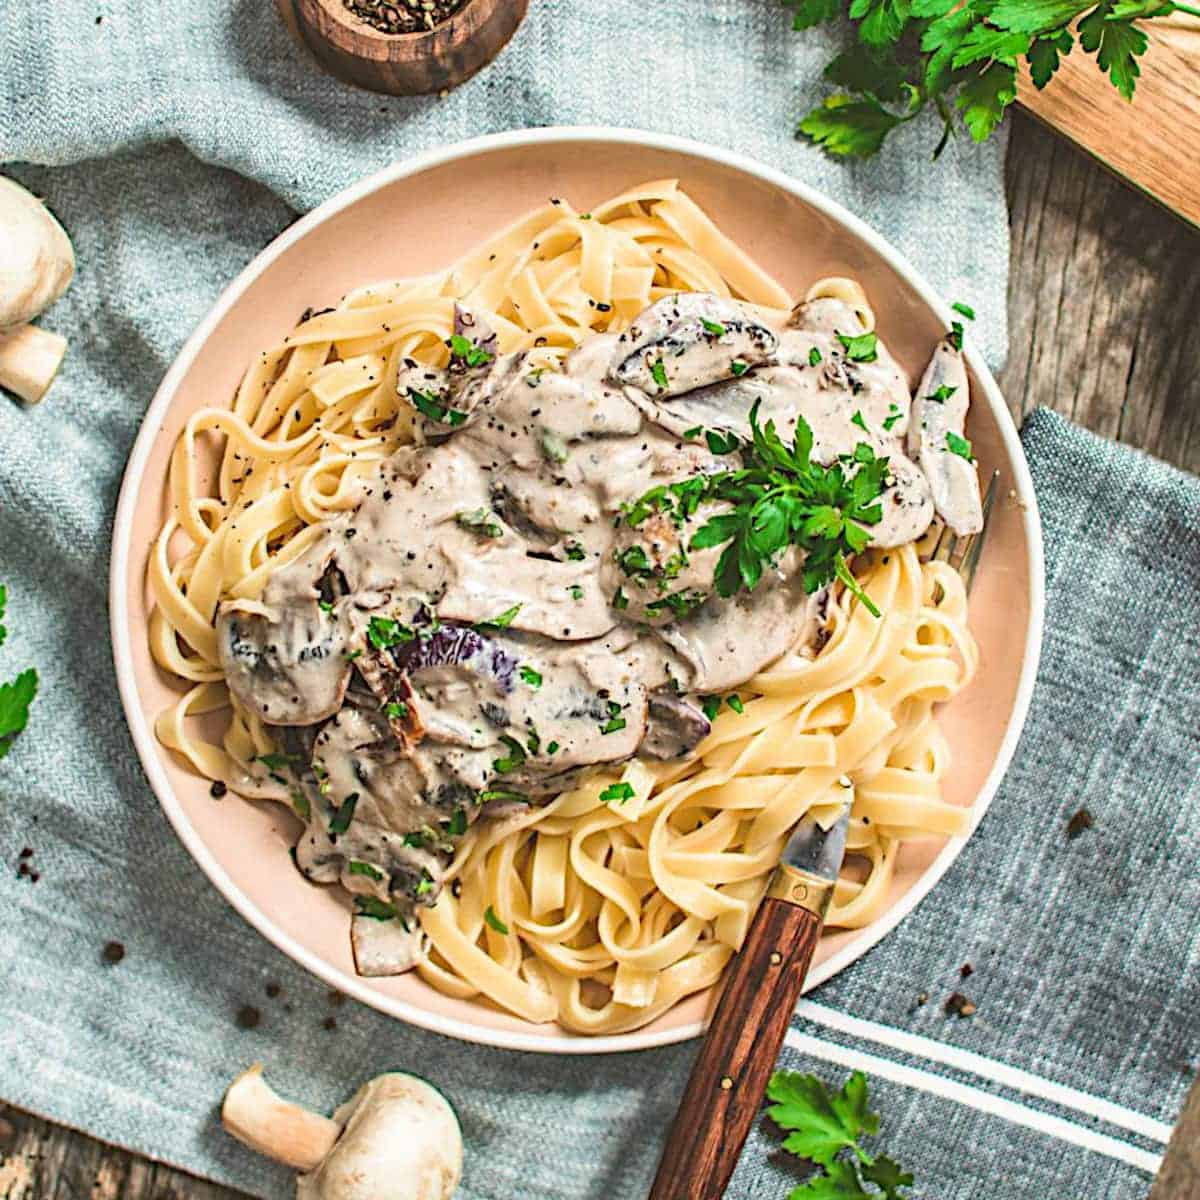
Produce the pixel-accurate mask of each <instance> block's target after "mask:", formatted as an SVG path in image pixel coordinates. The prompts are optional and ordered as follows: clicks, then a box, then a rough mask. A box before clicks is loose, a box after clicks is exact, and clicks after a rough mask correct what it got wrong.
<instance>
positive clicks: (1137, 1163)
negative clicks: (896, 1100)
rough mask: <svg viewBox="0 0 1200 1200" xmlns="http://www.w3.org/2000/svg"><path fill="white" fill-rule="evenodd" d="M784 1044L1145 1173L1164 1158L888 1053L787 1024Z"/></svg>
mask: <svg viewBox="0 0 1200 1200" xmlns="http://www.w3.org/2000/svg"><path fill="white" fill-rule="evenodd" d="M784 1044H785V1045H787V1046H790V1047H791V1048H792V1049H793V1050H798V1051H799V1052H800V1053H801V1054H809V1055H811V1056H812V1057H813V1058H819V1059H822V1060H823V1061H825V1062H831V1063H836V1064H837V1065H838V1066H841V1067H849V1068H850V1069H851V1070H858V1071H865V1072H866V1073H867V1074H868V1075H875V1076H878V1077H879V1078H881V1079H890V1080H891V1081H892V1082H893V1083H899V1084H903V1085H904V1086H906V1087H912V1088H918V1089H920V1090H921V1091H923V1092H929V1093H930V1094H931V1095H934V1096H941V1097H942V1098H943V1099H946V1100H954V1101H956V1102H957V1103H959V1104H965V1105H967V1106H968V1107H970V1108H975V1109H978V1110H979V1111H980V1112H986V1113H991V1114H992V1115H994V1116H997V1117H1002V1118H1003V1119H1004V1120H1006V1121H1011V1122H1012V1123H1013V1124H1014V1125H1023V1126H1025V1128H1026V1129H1033V1130H1036V1131H1037V1132H1039V1133H1048V1134H1050V1135H1051V1136H1052V1137H1056V1138H1059V1139H1060V1140H1061V1141H1064V1142H1070V1143H1072V1144H1073V1145H1076V1146H1081V1147H1082V1148H1083V1149H1085V1150H1094V1151H1096V1152H1097V1153H1098V1154H1106V1155H1108V1157H1109V1158H1115V1159H1118V1160H1119V1161H1121V1162H1124V1163H1128V1164H1129V1165H1130V1166H1132V1167H1137V1168H1139V1169H1140V1170H1142V1171H1145V1172H1146V1173H1147V1174H1149V1175H1154V1174H1156V1173H1157V1171H1158V1168H1159V1166H1160V1165H1161V1163H1162V1155H1160V1154H1151V1153H1149V1152H1148V1151H1146V1150H1140V1149H1138V1147H1137V1146H1131V1145H1130V1144H1129V1143H1128V1142H1122V1141H1118V1140H1117V1139H1116V1138H1112V1137H1109V1136H1108V1135H1107V1134H1103V1133H1096V1132H1095V1131H1094V1130H1091V1129H1085V1128H1084V1127H1083V1126H1082V1125H1076V1124H1075V1123H1074V1122H1072V1121H1064V1120H1063V1119H1062V1118H1061V1117H1053V1116H1048V1115H1047V1114H1045V1113H1040V1112H1036V1111H1035V1110H1034V1109H1032V1108H1026V1107H1025V1106H1024V1105H1023V1104H1016V1103H1014V1102H1013V1101H1011V1100H1005V1099H1003V1098H1002V1097H1000V1096H993V1095H991V1094H989V1093H988V1092H985V1091H982V1090H980V1089H979V1088H975V1087H969V1086H967V1085H966V1084H963V1083H957V1082H955V1081H954V1080H952V1079H943V1078H942V1077H941V1076H940V1075H932V1074H930V1073H929V1072H928V1071H918V1070H917V1069H916V1068H914V1067H908V1066H904V1065H903V1064H901V1063H895V1062H892V1061H891V1060H890V1059H886V1058H879V1057H878V1056H877V1055H875V1054H866V1053H864V1052H863V1051H861V1050H850V1049H848V1048H847V1047H845V1046H837V1045H834V1044H833V1043H832V1042H826V1041H822V1039H820V1038H815V1037H812V1036H811V1035H810V1034H807V1033H801V1032H800V1031H799V1030H798V1029H789V1030H788V1032H787V1037H786V1038H784Z"/></svg>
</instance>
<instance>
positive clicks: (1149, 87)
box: [1018, 14, 1200, 225]
mask: <svg viewBox="0 0 1200 1200" xmlns="http://www.w3.org/2000/svg"><path fill="white" fill-rule="evenodd" d="M1143 28H1144V29H1145V30H1146V32H1147V34H1148V35H1149V37H1150V43H1151V44H1150V49H1149V50H1148V51H1147V52H1146V55H1145V57H1144V59H1143V60H1142V77H1141V79H1140V80H1139V81H1138V86H1137V94H1136V96H1135V98H1134V100H1133V103H1132V104H1131V103H1130V102H1129V101H1127V100H1125V99H1124V98H1123V97H1122V96H1121V95H1120V93H1118V91H1117V89H1116V88H1115V87H1113V86H1112V84H1111V82H1110V81H1109V79H1108V77H1107V76H1106V75H1104V74H1103V73H1102V72H1101V70H1100V69H1099V67H1098V66H1097V65H1096V60H1095V57H1094V56H1092V55H1086V54H1083V53H1081V52H1080V51H1079V50H1078V49H1077V50H1076V51H1075V52H1074V53H1072V54H1071V55H1069V56H1068V57H1067V58H1065V59H1064V60H1063V63H1062V66H1061V67H1060V68H1059V71H1058V74H1057V75H1056V76H1055V77H1054V79H1053V81H1052V82H1051V83H1050V85H1049V87H1047V88H1046V89H1045V90H1044V91H1041V92H1039V91H1038V90H1037V89H1036V88H1035V87H1034V86H1033V84H1032V83H1030V82H1029V77H1028V74H1027V73H1026V74H1025V76H1024V77H1023V78H1022V80H1021V86H1020V88H1019V91H1018V100H1019V102H1020V103H1021V104H1022V105H1023V106H1024V107H1025V108H1026V109H1028V110H1029V111H1030V112H1031V113H1033V114H1034V115H1035V116H1037V117H1039V118H1040V119H1041V120H1043V121H1045V122H1046V123H1047V124H1049V125H1051V126H1052V127H1053V128H1055V129H1057V130H1058V131H1059V132H1060V133H1063V134H1065V135H1066V136H1067V137H1069V138H1070V139H1071V140H1072V141H1074V142H1076V143H1078V145H1080V146H1082V147H1083V148H1084V149H1085V150H1087V151H1088V152H1089V153H1091V154H1093V155H1095V156H1096V157H1097V158H1098V159H1099V160H1100V161H1101V162H1102V163H1103V164H1104V165H1105V166H1107V167H1109V168H1110V169H1111V170H1113V171H1115V172H1116V173H1117V174H1118V175H1121V176H1123V177H1124V178H1125V179H1128V180H1129V182H1130V183H1132V184H1134V185H1135V186H1136V187H1139V188H1141V189H1142V190H1143V191H1144V192H1146V193H1148V194H1149V195H1151V196H1153V197H1154V198H1155V199H1156V200H1158V201H1159V202H1160V203H1162V204H1165V205H1166V206H1167V207H1168V208H1170V209H1172V210H1173V211H1174V212H1176V213H1178V214H1179V215H1180V216H1181V217H1183V218H1184V219H1185V220H1188V221H1191V222H1192V224H1194V225H1200V22H1197V21H1195V20H1194V19H1192V18H1190V17H1184V16H1180V15H1178V14H1176V15H1175V16H1173V17H1171V18H1163V19H1159V20H1154V21H1146V22H1143Z"/></svg>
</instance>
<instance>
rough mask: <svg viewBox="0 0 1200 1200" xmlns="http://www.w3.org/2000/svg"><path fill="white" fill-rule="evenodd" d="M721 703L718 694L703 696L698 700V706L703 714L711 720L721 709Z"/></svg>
mask: <svg viewBox="0 0 1200 1200" xmlns="http://www.w3.org/2000/svg"><path fill="white" fill-rule="evenodd" d="M721 703H722V701H721V697H720V696H705V697H704V699H703V700H701V701H700V707H701V708H702V709H703V710H704V715H705V716H706V717H707V718H708V719H709V720H710V721H711V720H712V719H713V718H714V717H715V716H716V715H717V713H719V712H720V711H721Z"/></svg>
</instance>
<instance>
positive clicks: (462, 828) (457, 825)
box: [446, 808, 467, 837]
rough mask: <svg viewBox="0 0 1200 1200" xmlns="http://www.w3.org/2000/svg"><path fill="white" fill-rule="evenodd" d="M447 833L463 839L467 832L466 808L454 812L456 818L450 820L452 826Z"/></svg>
mask: <svg viewBox="0 0 1200 1200" xmlns="http://www.w3.org/2000/svg"><path fill="white" fill-rule="evenodd" d="M446 832H447V833H448V834H449V835H450V836H451V837H462V835H463V834H464V833H466V832H467V810H466V809H465V808H456V809H455V810H454V816H452V817H451V818H450V825H449V827H448V828H447V830H446Z"/></svg>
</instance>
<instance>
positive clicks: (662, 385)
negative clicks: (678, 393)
mask: <svg viewBox="0 0 1200 1200" xmlns="http://www.w3.org/2000/svg"><path fill="white" fill-rule="evenodd" d="M650 374H651V376H653V378H654V382H655V383H657V384H658V390H659V391H660V392H665V391H666V390H667V386H668V385H667V368H666V367H665V366H663V360H662V359H661V358H656V359H655V360H654V361H653V362H652V363H651V364H650Z"/></svg>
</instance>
